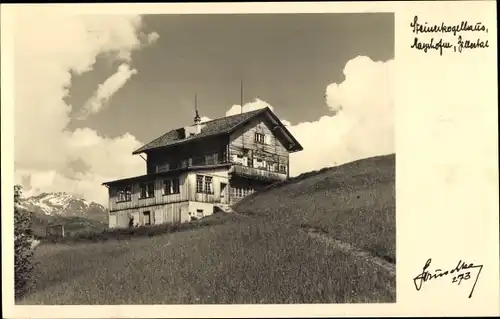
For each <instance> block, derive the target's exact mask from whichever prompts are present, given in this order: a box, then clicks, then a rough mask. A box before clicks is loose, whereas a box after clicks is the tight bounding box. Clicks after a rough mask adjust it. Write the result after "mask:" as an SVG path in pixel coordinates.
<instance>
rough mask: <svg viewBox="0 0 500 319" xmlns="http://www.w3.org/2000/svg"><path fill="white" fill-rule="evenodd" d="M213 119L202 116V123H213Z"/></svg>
mask: <svg viewBox="0 0 500 319" xmlns="http://www.w3.org/2000/svg"><path fill="white" fill-rule="evenodd" d="M211 120H212V119H211V118H209V117H208V116H202V117H201V123H205V122H208V121H211Z"/></svg>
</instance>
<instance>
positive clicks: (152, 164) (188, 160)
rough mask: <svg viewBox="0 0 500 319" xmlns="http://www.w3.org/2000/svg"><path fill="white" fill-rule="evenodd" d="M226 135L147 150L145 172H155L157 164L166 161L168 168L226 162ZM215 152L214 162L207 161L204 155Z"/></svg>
mask: <svg viewBox="0 0 500 319" xmlns="http://www.w3.org/2000/svg"><path fill="white" fill-rule="evenodd" d="M227 145H228V137H227V136H216V137H211V138H206V139H203V140H200V141H193V142H192V143H187V144H181V145H177V146H172V147H169V148H165V149H158V150H154V151H150V152H148V162H147V174H153V173H156V172H157V167H158V166H163V165H164V164H165V163H168V164H169V166H170V168H171V169H173V168H179V167H188V166H201V165H210V164H220V163H227V162H228V159H229V158H228V150H227ZM213 154H217V155H216V158H214V159H213V161H214V162H207V161H206V157H205V156H206V155H213Z"/></svg>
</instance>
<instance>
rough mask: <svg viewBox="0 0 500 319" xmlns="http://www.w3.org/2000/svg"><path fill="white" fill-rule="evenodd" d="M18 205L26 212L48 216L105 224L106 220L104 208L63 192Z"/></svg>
mask: <svg viewBox="0 0 500 319" xmlns="http://www.w3.org/2000/svg"><path fill="white" fill-rule="evenodd" d="M19 205H20V206H21V207H22V208H24V209H26V210H28V211H31V212H34V213H37V214H44V215H49V216H64V217H82V218H87V219H92V220H97V221H101V222H106V221H107V218H108V213H107V210H106V208H104V206H102V205H100V204H97V203H95V202H88V201H86V200H84V199H82V198H78V197H75V196H73V195H70V194H67V193H63V192H59V193H41V194H39V195H36V196H32V197H28V198H24V199H21V201H20V203H19Z"/></svg>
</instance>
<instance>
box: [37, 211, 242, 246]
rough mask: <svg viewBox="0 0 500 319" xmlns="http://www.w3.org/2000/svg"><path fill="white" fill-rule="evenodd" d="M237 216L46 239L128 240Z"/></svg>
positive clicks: (172, 231) (224, 214) (216, 222)
mask: <svg viewBox="0 0 500 319" xmlns="http://www.w3.org/2000/svg"><path fill="white" fill-rule="evenodd" d="M237 218H238V216H237V215H234V214H227V213H217V214H214V215H211V216H208V217H204V218H201V219H197V220H192V221H189V222H186V223H181V224H160V225H150V226H139V227H133V228H114V229H106V230H103V231H101V232H95V231H85V232H78V233H72V234H71V235H68V236H66V237H60V236H48V237H47V238H46V240H48V241H49V242H52V243H80V242H89V241H90V242H98V241H107V240H128V239H131V238H134V237H154V236H159V235H164V234H169V233H176V232H182V231H188V230H194V229H198V228H200V227H206V226H214V225H220V224H223V223H225V222H227V221H230V220H235V219H237Z"/></svg>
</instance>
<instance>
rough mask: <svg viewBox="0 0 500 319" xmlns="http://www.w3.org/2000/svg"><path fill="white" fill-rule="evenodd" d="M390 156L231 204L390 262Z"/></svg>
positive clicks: (325, 172) (392, 172)
mask: <svg viewBox="0 0 500 319" xmlns="http://www.w3.org/2000/svg"><path fill="white" fill-rule="evenodd" d="M395 208H396V199H395V155H388V156H378V157H373V158H369V159H364V160H359V161H356V162H351V163H348V164H345V165H342V166H337V167H333V168H328V169H323V170H321V171H318V172H311V173H306V174H303V175H301V176H298V177H296V178H295V179H293V180H291V181H288V182H286V183H281V184H279V185H275V186H274V187H272V188H270V189H269V190H267V191H265V192H262V193H259V194H255V195H253V196H249V197H247V198H245V199H244V200H243V201H241V202H240V203H238V205H236V206H235V209H236V210H237V211H239V212H242V213H246V214H255V215H258V216H263V217H267V218H269V219H271V220H274V221H277V222H280V223H290V224H294V225H300V226H305V227H312V228H318V229H320V230H322V231H323V232H325V233H328V234H330V235H332V236H333V237H335V238H337V239H339V240H342V241H345V242H348V243H351V244H353V245H355V246H357V247H359V248H363V249H365V250H369V251H371V252H372V253H374V254H376V255H378V256H380V257H382V258H385V259H387V260H388V261H391V262H395V260H396V224H395V222H396V214H395V212H396V209H395Z"/></svg>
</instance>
